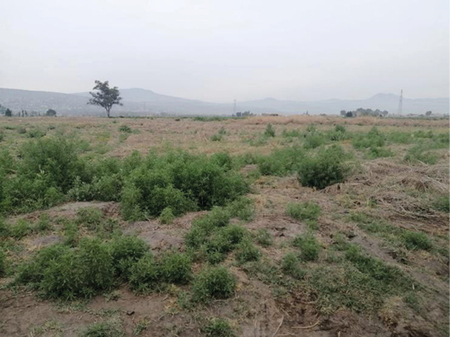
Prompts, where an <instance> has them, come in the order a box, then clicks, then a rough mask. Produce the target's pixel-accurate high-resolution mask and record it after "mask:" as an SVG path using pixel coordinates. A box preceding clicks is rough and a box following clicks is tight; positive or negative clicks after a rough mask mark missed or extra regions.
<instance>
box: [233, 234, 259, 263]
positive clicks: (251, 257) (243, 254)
mask: <svg viewBox="0 0 450 337" xmlns="http://www.w3.org/2000/svg"><path fill="white" fill-rule="evenodd" d="M260 257H261V252H260V250H259V249H258V248H256V247H255V246H254V245H253V243H252V242H251V241H250V240H243V241H242V242H241V243H240V244H239V245H238V246H237V251H236V259H237V261H238V263H239V264H244V263H246V262H250V261H258V260H259V258H260Z"/></svg>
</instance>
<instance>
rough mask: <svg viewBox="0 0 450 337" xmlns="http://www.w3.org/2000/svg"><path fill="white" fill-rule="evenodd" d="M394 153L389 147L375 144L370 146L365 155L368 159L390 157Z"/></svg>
mask: <svg viewBox="0 0 450 337" xmlns="http://www.w3.org/2000/svg"><path fill="white" fill-rule="evenodd" d="M394 155H395V154H394V153H393V152H392V151H391V150H389V149H386V148H383V147H375V146H371V147H370V148H369V150H368V152H367V156H368V157H369V158H370V159H376V158H385V157H392V156H394Z"/></svg>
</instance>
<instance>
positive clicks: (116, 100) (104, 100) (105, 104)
mask: <svg viewBox="0 0 450 337" xmlns="http://www.w3.org/2000/svg"><path fill="white" fill-rule="evenodd" d="M93 90H97V92H89V93H90V94H91V96H92V98H91V99H89V102H88V103H87V104H91V105H98V106H101V107H102V108H103V109H105V110H106V115H107V116H108V118H109V117H111V116H110V111H111V108H112V107H113V105H115V104H117V105H123V104H122V103H120V101H121V100H122V97H120V96H119V95H120V92H119V89H118V88H117V87H114V88H110V87H109V83H108V81H105V82H101V81H95V87H94V88H93Z"/></svg>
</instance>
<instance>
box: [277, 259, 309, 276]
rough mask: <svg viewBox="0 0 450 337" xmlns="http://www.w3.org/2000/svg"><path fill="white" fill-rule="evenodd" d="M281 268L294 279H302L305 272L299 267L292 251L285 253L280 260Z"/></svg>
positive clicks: (298, 262)
mask: <svg viewBox="0 0 450 337" xmlns="http://www.w3.org/2000/svg"><path fill="white" fill-rule="evenodd" d="M281 270H282V271H283V273H285V274H286V275H289V276H292V277H293V278H295V279H298V280H300V279H302V278H303V277H304V276H305V272H304V271H303V270H302V269H301V268H300V261H299V260H298V258H297V255H295V254H294V253H287V254H286V255H285V256H284V257H283V260H282V261H281Z"/></svg>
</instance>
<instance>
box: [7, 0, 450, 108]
mask: <svg viewBox="0 0 450 337" xmlns="http://www.w3.org/2000/svg"><path fill="white" fill-rule="evenodd" d="M0 13H1V20H0V87H3V88H18V89H31V90H44V91H59V92H79V91H88V90H90V89H91V88H92V86H93V84H94V80H96V79H100V80H106V79H108V80H109V81H110V83H111V84H113V85H117V86H119V88H130V87H141V88H145V89H151V90H153V91H155V92H158V93H162V94H167V95H172V96H179V97H185V98H193V99H202V100H208V101H217V102H230V101H232V100H233V99H234V98H236V99H237V100H241V101H242V100H250V99H260V98H264V97H274V98H278V99H292V100H313V99H327V98H333V97H336V98H366V97H369V96H372V95H373V94H375V93H378V92H391V93H397V94H398V93H399V92H400V89H402V88H403V90H404V92H405V96H406V97H410V98H416V97H439V96H448V95H449V1H448V0H374V1H371V0H340V1H337V0H315V1H311V0H308V1H304V0H292V1H287V0H278V1H264V0H257V1H256V0H255V1H253V0H251V1H245V0H239V1H237V0H222V1H214V0H205V1H199V0H189V1H188V0H185V1H171V0H166V1H145V0H127V1H118V0H97V1H96V0H76V1H64V0H60V1H58V0H14V1H13V0H0Z"/></svg>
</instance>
